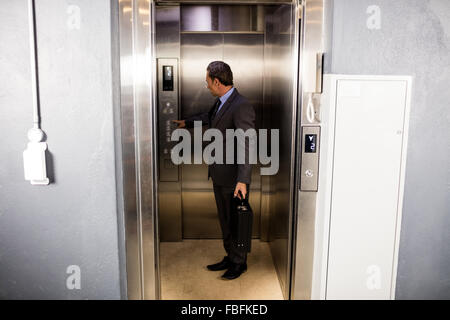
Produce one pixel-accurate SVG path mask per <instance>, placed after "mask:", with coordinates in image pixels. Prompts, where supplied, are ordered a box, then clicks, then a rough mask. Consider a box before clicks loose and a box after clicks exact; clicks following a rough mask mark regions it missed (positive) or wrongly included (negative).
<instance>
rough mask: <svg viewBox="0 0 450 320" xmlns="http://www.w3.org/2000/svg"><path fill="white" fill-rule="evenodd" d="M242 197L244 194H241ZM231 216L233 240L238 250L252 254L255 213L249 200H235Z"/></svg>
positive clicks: (236, 198)
mask: <svg viewBox="0 0 450 320" xmlns="http://www.w3.org/2000/svg"><path fill="white" fill-rule="evenodd" d="M241 197H242V194H241ZM232 201H233V203H232V210H233V214H232V215H231V219H232V228H233V232H232V235H233V239H234V241H233V242H234V243H235V245H236V247H237V249H238V250H240V251H243V252H250V250H251V246H252V224H253V211H252V208H251V207H250V204H249V203H248V197H247V199H243V200H241V199H239V198H238V197H235V198H233V200H232Z"/></svg>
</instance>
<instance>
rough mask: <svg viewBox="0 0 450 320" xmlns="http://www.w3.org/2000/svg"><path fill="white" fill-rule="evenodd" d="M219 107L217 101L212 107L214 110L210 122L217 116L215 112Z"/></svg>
mask: <svg viewBox="0 0 450 320" xmlns="http://www.w3.org/2000/svg"><path fill="white" fill-rule="evenodd" d="M219 106H220V99H217V102H216V104H215V105H214V110H213V113H212V116H211V120H214V117H215V116H216V114H217V110H219Z"/></svg>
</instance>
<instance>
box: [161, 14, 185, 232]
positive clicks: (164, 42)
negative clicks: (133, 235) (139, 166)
mask: <svg viewBox="0 0 450 320" xmlns="http://www.w3.org/2000/svg"><path fill="white" fill-rule="evenodd" d="M155 20H156V26H155V28H156V35H155V42H156V58H157V59H158V62H164V63H165V64H167V65H173V68H174V91H173V92H163V91H162V83H161V82H162V79H161V78H160V77H158V82H159V83H158V86H157V87H158V99H157V100H158V104H156V105H155V108H154V109H155V110H157V113H158V117H157V127H158V141H159V145H158V154H159V156H158V159H159V161H158V164H157V167H158V168H159V173H160V174H159V176H158V219H159V220H158V226H159V239H160V241H181V240H182V236H183V235H182V228H181V226H182V211H181V182H180V179H179V176H180V174H179V171H180V168H179V166H178V167H177V166H175V165H173V164H172V165H171V160H170V158H169V157H168V155H167V153H165V152H168V151H169V150H168V149H170V148H171V147H172V146H173V145H174V144H175V143H173V142H167V133H168V132H170V131H171V130H172V129H174V126H173V125H172V124H171V123H170V120H173V119H179V117H180V76H179V74H180V72H179V69H180V67H179V65H180V63H179V60H180V59H179V58H180V7H179V6H156V7H155ZM157 67H158V76H160V75H161V73H162V66H161V65H160V64H159V63H157ZM167 102H170V103H171V108H172V109H173V110H172V111H173V112H174V113H175V114H164V110H165V108H166V107H167V105H166V103H167ZM161 103H163V104H164V106H162V105H161ZM157 106H158V107H157ZM167 111H168V110H166V112H167ZM168 127H169V129H168ZM165 167H169V169H164V168H165Z"/></svg>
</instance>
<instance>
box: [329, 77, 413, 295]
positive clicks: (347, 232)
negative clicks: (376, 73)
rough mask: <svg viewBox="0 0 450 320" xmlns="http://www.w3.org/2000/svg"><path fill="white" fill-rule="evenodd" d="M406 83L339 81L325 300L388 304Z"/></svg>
mask: <svg viewBox="0 0 450 320" xmlns="http://www.w3.org/2000/svg"><path fill="white" fill-rule="evenodd" d="M407 88H408V82H407V81H402V80H398V81H395V80H392V81H390V80H338V83H337V101H336V127H335V141H334V166H333V178H332V179H333V180H332V194H331V214H330V239H329V253H328V254H329V256H328V272H327V288H326V299H390V298H391V285H392V276H393V268H394V253H395V252H394V250H395V243H396V230H397V226H396V224H397V217H398V212H399V210H400V211H401V208H398V204H399V194H400V193H399V187H400V171H401V165H402V161H401V159H402V143H403V141H402V139H403V130H404V119H405V106H406V93H407Z"/></svg>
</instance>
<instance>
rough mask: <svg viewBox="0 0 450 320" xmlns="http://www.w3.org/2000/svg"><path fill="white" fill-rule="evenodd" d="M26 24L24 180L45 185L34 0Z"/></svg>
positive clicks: (44, 157)
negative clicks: (28, 123)
mask: <svg viewBox="0 0 450 320" xmlns="http://www.w3.org/2000/svg"><path fill="white" fill-rule="evenodd" d="M28 22H29V23H28V24H29V39H30V66H31V70H30V71H31V93H32V98H31V100H32V104H33V127H32V128H31V129H30V130H28V139H29V142H28V145H27V149H26V150H25V151H24V152H23V161H24V171H25V180H29V181H30V183H31V184H37V185H47V184H49V179H48V178H47V168H46V156H45V152H46V150H47V143H46V142H42V140H43V139H44V132H43V131H42V130H41V128H40V117H39V78H38V72H37V54H36V52H37V49H36V15H35V5H34V0H28Z"/></svg>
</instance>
